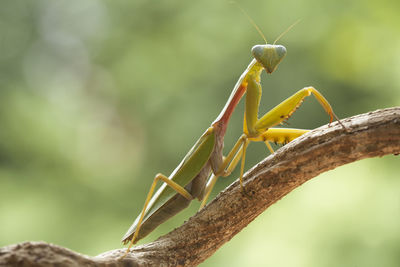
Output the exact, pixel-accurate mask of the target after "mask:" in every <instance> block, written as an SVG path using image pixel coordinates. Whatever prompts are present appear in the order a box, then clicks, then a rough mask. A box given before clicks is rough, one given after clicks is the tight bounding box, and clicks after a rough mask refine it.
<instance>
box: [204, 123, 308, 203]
mask: <svg viewBox="0 0 400 267" xmlns="http://www.w3.org/2000/svg"><path fill="white" fill-rule="evenodd" d="M309 131H310V130H303V129H290V128H270V129H268V130H267V131H265V132H264V133H262V134H260V135H259V136H258V137H257V138H250V139H249V138H247V136H246V135H245V134H243V135H242V136H241V137H240V138H239V140H238V141H237V142H236V144H235V146H234V148H233V149H232V150H231V151H230V152H229V154H228V157H226V158H225V160H224V166H226V165H227V164H228V163H229V166H228V167H227V168H226V170H225V173H227V174H228V175H229V174H230V173H231V172H232V171H233V170H234V169H235V167H236V166H237V164H238V163H239V161H240V160H241V159H242V163H241V177H243V171H244V161H245V158H244V157H243V155H244V154H245V148H246V147H247V145H246V146H245V145H244V144H245V143H246V140H247V143H248V142H249V141H255V142H257V141H260V142H264V143H265V145H266V146H267V148H268V150H269V151H270V152H271V154H272V153H274V150H273V149H272V147H271V145H270V144H269V142H275V143H278V144H286V143H289V142H291V141H293V140H294V139H296V138H297V137H299V136H301V135H303V134H305V133H307V132H309ZM233 154H235V156H234V157H232V155H233ZM218 177H219V176H217V175H215V174H212V175H211V177H210V179H209V181H208V183H207V186H206V188H205V193H204V196H203V199H202V202H201V205H200V209H202V208H203V207H204V206H205V205H206V203H207V200H208V198H209V196H210V193H211V191H212V189H213V188H214V185H215V184H216V182H217V180H218ZM223 177H225V176H223ZM240 182H241V186H243V185H242V179H240Z"/></svg>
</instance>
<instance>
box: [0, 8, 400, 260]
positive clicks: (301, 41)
mask: <svg viewBox="0 0 400 267" xmlns="http://www.w3.org/2000/svg"><path fill="white" fill-rule="evenodd" d="M239 4H240V5H241V6H242V7H243V8H244V9H245V10H247V12H248V13H249V15H250V16H251V17H252V18H253V19H254V20H255V21H256V23H257V24H258V25H259V26H260V28H261V29H262V31H263V32H264V33H265V35H266V36H267V39H268V41H269V42H272V41H273V40H274V38H276V37H277V36H278V35H279V34H280V33H281V32H282V31H284V30H285V29H286V28H287V27H288V26H289V25H290V24H292V23H293V22H294V21H296V20H297V19H299V18H300V19H302V22H301V23H300V24H298V25H297V26H296V27H295V28H294V29H293V30H292V31H290V32H289V33H288V34H286V35H285V36H284V37H283V38H282V39H281V40H280V42H279V43H280V44H283V45H285V46H286V47H287V49H288V55H287V57H286V58H285V60H284V61H283V62H282V63H281V64H280V66H279V68H278V70H277V71H276V72H275V73H274V74H273V75H269V76H266V75H265V74H263V76H264V77H263V82H262V83H263V89H264V90H263V93H264V94H263V99H262V104H261V113H264V112H266V111H267V110H268V109H270V108H271V107H273V106H274V105H276V104H278V103H279V102H280V101H282V100H283V99H284V98H286V97H288V96H289V95H291V94H293V93H294V92H295V91H296V90H298V89H301V88H303V87H304V86H308V85H313V86H314V87H316V88H317V89H318V90H320V91H321V92H322V93H323V94H324V95H325V96H326V97H327V99H328V100H329V101H330V103H331V104H332V106H333V107H334V110H335V112H336V114H337V115H338V116H339V117H341V118H343V117H347V116H351V115H355V114H359V113H364V112H367V111H371V110H375V109H378V108H385V107H390V106H396V105H399V103H400V86H399V85H400V75H399V73H400V16H399V12H400V2H399V1H398V0H392V1H391V0H379V1H378V0H375V1H372V0H371V1H362V0H358V1H344V0H338V1H329V2H328V1H319V0H300V1H289V0H282V1H241V2H239ZM262 42H263V40H262V38H261V37H260V36H259V34H258V33H257V32H256V30H255V29H254V28H253V27H252V25H251V24H250V23H249V22H248V21H247V19H246V17H245V16H244V15H243V14H242V13H241V12H240V11H239V10H238V9H237V8H236V7H235V6H233V5H230V4H229V3H228V2H227V1H215V0H214V1H211V0H205V1H176V0H168V1H164V0H162V1H141V0H135V1H121V0H119V1H118V0H115V1H95V0H87V1H71V0H69V1H66V0H64V1H50V0H48V1H46V0H40V1H16V0H13V1H2V3H1V8H0V68H1V70H0V246H4V245H8V244H13V243H17V242H22V241H25V240H44V241H47V242H51V243H55V244H58V245H61V246H65V247H68V248H70V249H73V250H76V251H79V252H81V253H85V254H89V255H97V254H99V253H101V252H104V251H106V250H110V249H115V248H119V247H121V243H120V238H121V237H122V235H123V234H124V233H125V231H126V230H127V229H128V227H129V226H130V224H131V223H132V221H133V219H134V218H135V217H136V216H137V215H138V213H139V212H140V210H141V208H142V205H143V203H144V198H145V195H146V194H147V192H148V189H149V187H150V184H151V182H152V179H153V177H154V175H155V174H156V173H157V172H162V173H164V174H169V173H170V172H171V171H172V170H173V169H174V168H175V167H176V165H177V164H178V163H179V162H180V160H181V159H182V157H183V156H184V155H185V154H186V152H187V151H188V150H189V148H190V147H191V146H192V145H193V144H194V142H195V141H196V139H197V138H198V137H199V136H200V134H201V133H202V132H203V131H204V129H206V128H207V127H208V126H209V125H210V123H211V122H212V121H213V120H214V119H215V117H216V116H217V115H218V113H219V111H220V110H221V109H222V107H223V105H224V104H225V101H226V100H227V98H228V96H229V94H230V91H231V89H232V87H233V85H234V84H235V83H236V80H237V79H238V77H239V76H240V74H241V73H242V72H243V70H244V69H245V68H246V66H247V64H248V63H249V62H250V60H251V55H250V48H251V47H252V46H253V45H255V44H259V43H262ZM241 104H243V103H241ZM242 114H243V105H240V107H239V108H238V110H237V111H236V112H235V114H234V117H233V119H232V121H231V123H230V126H229V128H228V133H227V137H226V142H225V147H226V148H227V149H228V148H230V147H231V146H232V145H233V143H234V141H235V140H236V139H237V137H238V136H239V134H240V133H241V127H242V117H243V115H242ZM327 122H328V116H327V115H326V114H325V113H324V112H323V110H322V108H321V107H320V106H319V105H318V103H317V102H316V101H315V100H314V99H312V98H310V99H307V100H306V101H305V103H304V105H303V106H302V107H301V108H300V109H299V110H298V112H297V113H296V114H295V116H294V117H293V118H292V119H291V120H290V126H291V127H300V128H310V129H312V128H315V127H319V126H321V125H323V124H325V123H327ZM248 151H249V153H248V158H247V164H246V169H248V168H250V167H251V166H253V165H254V164H255V163H257V162H258V161H260V160H261V159H263V158H264V157H265V156H267V155H268V152H267V150H266V148H265V147H264V146H263V145H262V144H252V145H251V146H250V148H249V150H248ZM399 163H400V161H399V157H395V156H387V157H384V158H375V159H368V160H363V161H360V162H357V163H354V164H350V165H347V166H343V167H341V168H338V169H336V170H334V171H330V172H328V173H325V174H323V175H321V176H320V177H318V178H316V179H313V180H311V181H310V182H308V183H306V184H305V185H303V186H302V187H300V188H298V189H296V190H295V191H294V192H293V193H291V194H289V195H288V196H287V197H285V198H284V199H283V200H281V201H280V202H278V203H277V204H275V205H274V206H273V207H271V208H270V209H268V211H267V212H265V213H264V214H263V215H262V216H260V217H258V218H257V219H256V220H255V221H254V222H253V223H252V224H250V225H249V226H248V227H247V228H246V229H244V230H243V231H242V232H241V233H240V234H238V235H237V236H235V237H234V238H233V239H232V240H231V241H230V242H229V243H228V244H226V245H224V246H223V247H222V248H221V249H220V250H219V251H218V252H217V253H215V255H213V256H212V257H211V258H210V259H208V260H207V261H206V262H205V263H203V264H202V266H223V265H227V264H229V266H244V264H246V265H247V266H399V265H400V256H399V255H400V227H399V221H400V191H399V190H400V189H399V188H400V179H398V178H399V177H398V176H399V175H398V172H399V166H398V165H399ZM236 178H237V173H236V174H234V175H232V177H231V178H229V179H223V180H221V181H220V183H219V184H218V186H217V188H216V190H215V192H214V195H215V194H216V193H217V192H218V191H220V190H222V189H223V188H224V187H226V186H227V185H228V184H230V183H231V182H232V181H233V180H234V179H236ZM198 206H199V203H193V204H192V205H191V207H190V208H189V209H188V210H186V211H185V212H183V213H182V214H180V215H178V216H177V217H174V219H172V220H170V221H168V222H167V223H165V224H163V225H162V226H160V227H159V228H158V229H157V231H155V232H154V233H152V234H151V235H150V236H149V237H148V238H146V239H145V240H143V242H149V241H151V240H154V239H156V238H157V237H158V236H160V235H161V234H164V233H167V232H168V231H170V230H171V229H173V228H175V227H177V226H179V225H180V224H181V223H182V222H183V221H184V220H185V219H187V218H188V217H189V216H191V215H193V214H194V213H195V212H196V210H197V209H198Z"/></svg>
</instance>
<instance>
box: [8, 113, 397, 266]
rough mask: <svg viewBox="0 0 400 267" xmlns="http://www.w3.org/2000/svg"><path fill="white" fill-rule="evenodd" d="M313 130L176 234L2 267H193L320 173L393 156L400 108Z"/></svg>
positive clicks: (34, 252)
mask: <svg viewBox="0 0 400 267" xmlns="http://www.w3.org/2000/svg"><path fill="white" fill-rule="evenodd" d="M342 122H343V124H344V125H345V126H346V128H347V131H346V130H344V129H343V128H342V127H341V126H340V125H339V124H338V123H333V124H332V125H331V126H327V125H325V126H322V127H320V128H318V129H315V130H313V131H311V132H309V133H307V134H305V135H303V136H301V137H300V138H298V139H296V140H294V141H293V142H291V143H289V144H287V145H286V146H284V147H283V148H281V149H279V150H278V151H277V152H276V153H274V154H273V155H270V156H268V157H267V158H266V159H264V160H263V161H262V162H260V163H259V164H257V165H256V166H255V167H253V168H252V169H251V170H249V171H248V172H247V174H246V175H245V177H244V185H245V189H246V194H244V193H242V192H241V190H240V187H239V183H238V181H236V182H234V183H233V184H231V185H230V186H229V187H228V188H226V189H225V190H224V191H223V192H221V193H220V194H219V195H218V196H217V197H216V198H215V199H214V200H213V201H212V202H211V203H210V204H208V205H207V206H206V207H205V208H204V209H203V210H201V211H200V212H198V213H197V214H196V215H195V216H193V217H192V218H190V219H189V220H188V221H187V222H186V223H184V224H183V225H182V226H180V227H179V228H177V229H175V230H174V231H172V232H170V233H169V234H167V235H164V236H162V237H160V238H159V239H158V240H156V241H154V242H151V243H149V244H145V245H141V246H137V247H134V249H133V250H132V252H131V253H130V254H129V255H128V256H127V257H126V258H124V259H123V260H118V258H119V257H120V256H122V255H123V254H124V252H125V249H116V250H112V251H108V252H105V253H103V254H101V255H99V256H96V257H88V256H84V255H81V254H78V253H76V252H73V251H70V250H68V249H66V248H62V247H58V246H55V245H52V244H47V243H44V242H25V243H21V244H17V245H11V246H7V247H4V248H1V249H0V265H1V266H2V265H3V264H5V265H7V266H9V265H11V266H17V265H18V266H53V265H56V264H57V266H71V265H78V266H80V265H85V266H193V265H197V264H199V263H201V262H202V261H204V260H205V259H207V258H208V257H210V256H211V255H212V254H213V253H214V252H215V251H216V250H217V249H218V248H219V247H221V246H222V245H223V244H224V243H225V242H227V241H229V240H230V239H231V238H232V237H233V236H234V235H235V234H237V233H238V232H240V231H241V230H242V229H243V228H244V227H245V226H246V225H248V224H249V223H250V222H251V221H253V220H254V219H255V218H256V217H257V216H258V215H259V214H260V213H261V212H263V211H264V210H265V209H267V208H268V207H269V206H271V205H272V204H274V203H275V202H276V201H278V200H279V199H281V198H282V197H283V196H285V195H286V194H288V193H289V192H291V191H292V190H293V189H295V188H296V187H298V186H300V185H302V184H303V183H304V182H306V181H308V180H310V179H311V178H313V177H316V176H317V175H318V174H320V173H322V172H326V171H328V170H331V169H334V168H336V167H338V166H341V165H344V164H347V163H350V162H354V161H356V160H360V159H364V158H370V157H377V156H379V157H381V156H384V155H388V154H396V155H397V154H399V153H400V107H394V108H388V109H384V110H377V111H374V112H370V113H367V114H362V115H357V116H354V117H351V118H347V119H344V120H342Z"/></svg>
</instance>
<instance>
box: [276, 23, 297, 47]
mask: <svg viewBox="0 0 400 267" xmlns="http://www.w3.org/2000/svg"><path fill="white" fill-rule="evenodd" d="M300 21H301V19H298V20H297V21H296V22H294V23H293V24H292V25H290V26H289V27H288V28H287V29H286V30H285V31H284V32H282V33H281V34H280V35H279V36H278V38H276V40H275V41H274V43H273V44H276V42H278V40H279V39H281V38H282V36H284V35H285V34H286V33H287V32H288V31H290V30H291V29H292V28H293V27H294V26H295V25H296V24H297V23H299V22H300Z"/></svg>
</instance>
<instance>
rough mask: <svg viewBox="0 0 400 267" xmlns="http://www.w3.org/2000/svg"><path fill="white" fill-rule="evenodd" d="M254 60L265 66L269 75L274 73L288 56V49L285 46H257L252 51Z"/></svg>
mask: <svg viewBox="0 0 400 267" xmlns="http://www.w3.org/2000/svg"><path fill="white" fill-rule="evenodd" d="M251 53H252V54H253V56H254V58H255V59H256V60H257V62H259V63H260V64H261V65H263V67H264V69H265V71H266V72H267V73H272V72H274V71H275V70H276V68H277V67H278V64H279V63H280V62H281V61H282V59H283V58H284V57H285V55H286V48H285V47H284V46H283V45H275V44H272V45H271V44H264V45H255V46H253V48H252V49H251Z"/></svg>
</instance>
